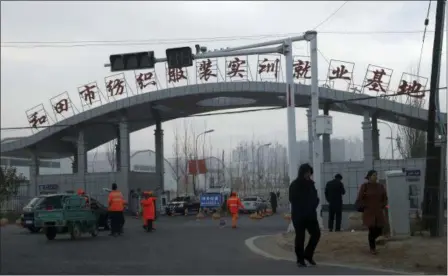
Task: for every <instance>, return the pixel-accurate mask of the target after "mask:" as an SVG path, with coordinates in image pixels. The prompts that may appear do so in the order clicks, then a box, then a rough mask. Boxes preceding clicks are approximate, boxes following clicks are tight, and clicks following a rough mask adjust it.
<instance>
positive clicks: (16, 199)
mask: <svg viewBox="0 0 448 276" xmlns="http://www.w3.org/2000/svg"><path fill="white" fill-rule="evenodd" d="M29 192H30V184H29V182H26V183H22V184H20V185H19V188H18V191H17V193H16V194H15V195H13V196H11V197H9V198H8V199H7V200H6V201H4V202H2V203H1V204H0V213H7V212H20V211H22V209H23V207H25V205H26V204H27V203H28V202H29V201H30V200H31V196H30V193H29Z"/></svg>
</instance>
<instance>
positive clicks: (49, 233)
mask: <svg viewBox="0 0 448 276" xmlns="http://www.w3.org/2000/svg"><path fill="white" fill-rule="evenodd" d="M57 233H58V231H57V229H56V227H48V228H47V229H45V236H46V237H47V240H49V241H52V240H54V238H56V235H57Z"/></svg>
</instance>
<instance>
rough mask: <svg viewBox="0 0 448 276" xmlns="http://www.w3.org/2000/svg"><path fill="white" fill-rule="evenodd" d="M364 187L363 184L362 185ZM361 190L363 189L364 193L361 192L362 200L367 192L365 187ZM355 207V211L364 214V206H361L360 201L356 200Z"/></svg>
mask: <svg viewBox="0 0 448 276" xmlns="http://www.w3.org/2000/svg"><path fill="white" fill-rule="evenodd" d="M363 185H365V184H363ZM361 189H363V190H364V191H363V192H362V198H364V195H365V194H366V192H367V185H365V186H364V187H361ZM355 207H356V211H358V212H360V213H363V212H364V206H362V205H361V200H360V199H357V200H356V202H355Z"/></svg>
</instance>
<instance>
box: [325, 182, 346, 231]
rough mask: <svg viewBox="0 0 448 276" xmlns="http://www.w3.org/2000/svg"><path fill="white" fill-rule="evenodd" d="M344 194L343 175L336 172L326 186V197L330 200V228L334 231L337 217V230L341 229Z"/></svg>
mask: <svg viewBox="0 0 448 276" xmlns="http://www.w3.org/2000/svg"><path fill="white" fill-rule="evenodd" d="M343 195H345V188H344V184H343V183H342V175H340V174H336V175H335V176H334V179H333V180H331V181H328V183H327V185H326V186H325V199H326V200H327V202H328V230H329V231H330V232H332V231H333V223H334V220H335V217H336V228H335V231H336V232H339V231H341V221H342V205H343V199H342V197H343Z"/></svg>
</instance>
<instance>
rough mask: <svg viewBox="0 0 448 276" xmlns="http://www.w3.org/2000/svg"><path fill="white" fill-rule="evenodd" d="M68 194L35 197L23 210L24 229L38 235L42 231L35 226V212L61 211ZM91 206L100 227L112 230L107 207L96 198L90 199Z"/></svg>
mask: <svg viewBox="0 0 448 276" xmlns="http://www.w3.org/2000/svg"><path fill="white" fill-rule="evenodd" d="M66 196H67V194H50V195H41V196H38V197H34V198H32V199H31V200H30V202H28V204H27V205H26V206H25V207H24V208H23V212H22V215H21V219H20V220H21V224H22V226H23V228H26V229H28V230H29V231H30V232H32V233H37V232H39V231H40V230H41V229H40V228H39V227H35V226H34V212H35V210H36V209H49V210H51V209H60V208H62V202H63V201H64V199H65V197H66ZM89 200H90V206H91V208H92V210H93V212H95V214H96V216H97V218H98V227H99V228H103V229H104V230H108V229H110V219H109V216H108V211H107V207H106V206H104V205H103V204H101V203H100V202H98V200H96V199H94V198H89Z"/></svg>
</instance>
